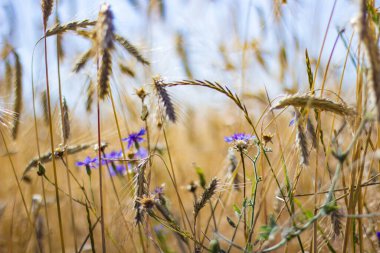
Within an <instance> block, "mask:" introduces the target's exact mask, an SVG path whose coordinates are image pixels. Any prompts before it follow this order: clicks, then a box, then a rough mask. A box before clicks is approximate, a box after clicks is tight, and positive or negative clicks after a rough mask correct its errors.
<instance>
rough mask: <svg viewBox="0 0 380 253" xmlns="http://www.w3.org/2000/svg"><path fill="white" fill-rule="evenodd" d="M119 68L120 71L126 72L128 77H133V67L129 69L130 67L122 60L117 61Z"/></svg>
mask: <svg viewBox="0 0 380 253" xmlns="http://www.w3.org/2000/svg"><path fill="white" fill-rule="evenodd" d="M119 69H120V71H121V73H123V74H126V75H128V76H130V77H135V72H134V71H133V69H131V68H130V67H128V66H127V65H125V64H124V63H122V62H120V63H119Z"/></svg>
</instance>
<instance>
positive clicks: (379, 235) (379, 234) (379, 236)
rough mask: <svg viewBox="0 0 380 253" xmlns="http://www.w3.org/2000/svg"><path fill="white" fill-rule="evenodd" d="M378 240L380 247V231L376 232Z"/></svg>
mask: <svg viewBox="0 0 380 253" xmlns="http://www.w3.org/2000/svg"><path fill="white" fill-rule="evenodd" d="M376 236H377V240H378V241H379V246H380V231H377V232H376Z"/></svg>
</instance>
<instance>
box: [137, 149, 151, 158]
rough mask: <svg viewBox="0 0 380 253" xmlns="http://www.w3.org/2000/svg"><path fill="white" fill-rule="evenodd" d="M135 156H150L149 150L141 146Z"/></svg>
mask: <svg viewBox="0 0 380 253" xmlns="http://www.w3.org/2000/svg"><path fill="white" fill-rule="evenodd" d="M135 157H136V158H137V159H144V158H147V157H148V150H146V149H145V148H139V149H138V150H137V152H136V153H135Z"/></svg>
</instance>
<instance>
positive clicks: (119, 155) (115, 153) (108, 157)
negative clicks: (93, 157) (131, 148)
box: [102, 151, 123, 164]
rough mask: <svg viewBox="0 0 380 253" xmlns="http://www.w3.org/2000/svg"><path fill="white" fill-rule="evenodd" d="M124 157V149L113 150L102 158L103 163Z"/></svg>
mask: <svg viewBox="0 0 380 253" xmlns="http://www.w3.org/2000/svg"><path fill="white" fill-rule="evenodd" d="M121 158H123V151H119V152H118V151H112V152H110V153H108V154H106V155H105V156H104V160H103V159H102V164H106V163H111V162H113V161H114V160H117V159H121Z"/></svg>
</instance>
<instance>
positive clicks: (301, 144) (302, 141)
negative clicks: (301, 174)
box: [294, 108, 309, 166]
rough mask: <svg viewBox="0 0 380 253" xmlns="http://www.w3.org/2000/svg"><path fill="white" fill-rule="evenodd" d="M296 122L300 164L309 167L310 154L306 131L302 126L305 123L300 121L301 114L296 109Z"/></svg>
mask: <svg viewBox="0 0 380 253" xmlns="http://www.w3.org/2000/svg"><path fill="white" fill-rule="evenodd" d="M294 109H295V110H296V119H297V120H296V122H297V133H296V144H297V148H298V150H299V152H300V164H301V165H306V166H307V165H309V152H308V150H307V140H306V136H305V130H304V128H303V126H302V123H303V121H302V120H300V119H299V117H301V113H300V112H299V111H298V110H297V109H296V108H294Z"/></svg>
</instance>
